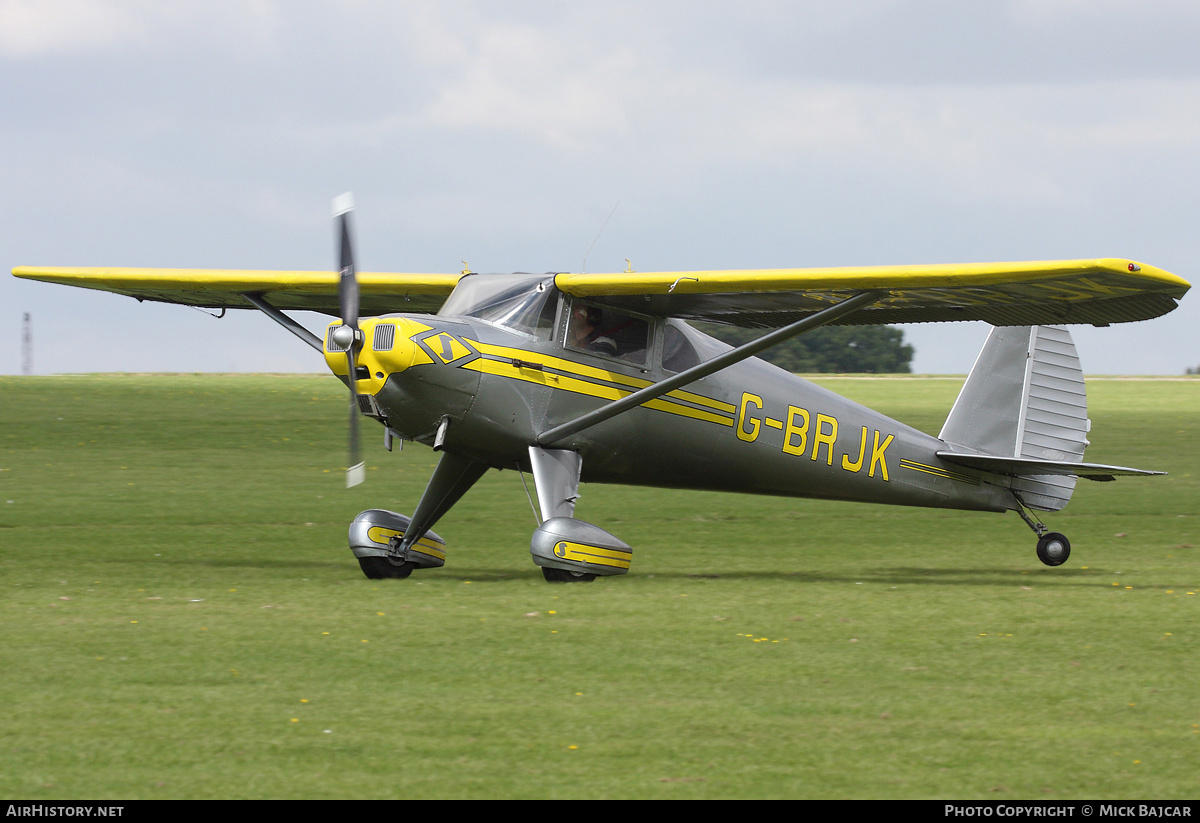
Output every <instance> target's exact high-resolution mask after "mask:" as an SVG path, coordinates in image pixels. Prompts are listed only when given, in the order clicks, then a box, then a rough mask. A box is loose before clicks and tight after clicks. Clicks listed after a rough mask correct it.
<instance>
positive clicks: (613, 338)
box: [567, 300, 650, 366]
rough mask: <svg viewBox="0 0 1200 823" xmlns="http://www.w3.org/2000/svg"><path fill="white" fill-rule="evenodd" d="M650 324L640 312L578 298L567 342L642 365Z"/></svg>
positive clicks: (574, 303) (569, 326)
mask: <svg viewBox="0 0 1200 823" xmlns="http://www.w3.org/2000/svg"><path fill="white" fill-rule="evenodd" d="M649 340H650V324H649V323H648V322H647V321H646V320H645V319H643V318H641V317H637V316H636V315H632V314H626V313H625V312H623V311H619V310H618V309H613V308H609V307H608V306H597V305H595V304H594V303H584V302H582V301H579V300H576V301H574V302H573V303H572V304H571V316H570V317H569V318H568V320H567V346H568V347H569V348H573V349H580V350H582V351H586V352H591V353H592V354H602V355H604V356H606V357H615V358H617V359H619V360H624V361H626V362H629V363H636V364H637V365H639V366H642V365H645V363H646V348H647V345H648V343H649Z"/></svg>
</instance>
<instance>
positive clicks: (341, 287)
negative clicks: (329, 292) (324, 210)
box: [333, 192, 358, 331]
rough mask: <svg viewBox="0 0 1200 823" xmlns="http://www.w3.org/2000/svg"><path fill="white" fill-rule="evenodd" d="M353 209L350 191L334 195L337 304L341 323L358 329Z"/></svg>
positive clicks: (352, 198)
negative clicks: (336, 237) (336, 229)
mask: <svg viewBox="0 0 1200 823" xmlns="http://www.w3.org/2000/svg"><path fill="white" fill-rule="evenodd" d="M352 211H354V197H353V196H352V195H351V194H350V192H346V193H345V194H343V195H341V196H339V197H335V198H334V200H333V216H334V219H335V220H336V221H337V228H338V269H339V270H340V271H341V279H340V280H339V281H338V306H339V308H340V309H341V313H342V323H343V324H344V325H347V326H349V327H350V328H351V329H354V330H355V331H358V278H357V277H356V276H355V273H354V245H353V243H352V242H351V239H350V212H352Z"/></svg>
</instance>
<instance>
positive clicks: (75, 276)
mask: <svg viewBox="0 0 1200 823" xmlns="http://www.w3.org/2000/svg"><path fill="white" fill-rule="evenodd" d="M13 275H15V276H16V277H22V278H26V279H28V280H41V281H44V282H47V283H61V284H62V285H65V286H79V287H81V288H85V289H99V290H100V291H110V292H115V293H116V294H124V295H128V296H130V297H135V298H137V299H138V300H156V301H160V302H163V303H182V304H185V305H188V306H202V307H204V308H211V309H221V308H225V309H231V308H240V309H247V308H251V306H250V304H249V303H247V302H246V300H245V299H244V298H243V297H242V295H243V294H247V293H249V294H257V295H261V296H263V297H265V298H266V299H267V301H268V302H269V303H270V304H271V305H272V306H274V307H275V308H277V309H288V310H301V309H304V310H309V311H318V312H323V313H325V314H329V315H333V316H334V317H337V316H339V315H338V279H339V274H338V272H333V271H258V270H238V269H114V268H38V267H32V266H19V267H17V268H15V269H13ZM461 276H462V275H461V274H401V273H389V272H358V282H359V290H360V294H361V306H362V311H363V313H364V314H384V313H386V312H393V311H411V312H436V311H437V310H438V309H439V308H441V305H442V303H444V302H445V301H446V298H447V297H448V296H449V294H450V292H452V291H454V286H455V285H456V284H457V283H458V280H459V278H460V277H461Z"/></svg>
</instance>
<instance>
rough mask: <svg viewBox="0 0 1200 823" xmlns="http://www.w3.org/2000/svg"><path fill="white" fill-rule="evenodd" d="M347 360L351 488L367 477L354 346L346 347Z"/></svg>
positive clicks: (348, 474)
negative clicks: (355, 387)
mask: <svg viewBox="0 0 1200 823" xmlns="http://www.w3.org/2000/svg"><path fill="white" fill-rule="evenodd" d="M346 361H347V363H349V365H350V375H351V376H350V462H349V463H348V464H347V465H348V466H349V468H348V469H346V488H348V489H351V488H354V487H355V486H357V485H358V484H359V483H361V482H363V481H364V480H366V479H367V470H366V466H365V465H363V459H362V448H361V446H359V442H358V416H359V414H360V412H359V408H358V396H357V392H355V391H354V366H355V363H354V347H353V346H351V347H350V348H348V349H346Z"/></svg>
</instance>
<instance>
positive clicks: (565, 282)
mask: <svg viewBox="0 0 1200 823" xmlns="http://www.w3.org/2000/svg"><path fill="white" fill-rule="evenodd" d="M352 210H353V202H352V199H351V197H350V196H349V195H343V196H341V197H339V198H336V199H335V200H334V220H335V226H336V235H337V249H338V257H339V272H338V273H336V274H335V273H332V272H313V271H240V270H205V269H105V268H40V267H17V268H15V269H13V274H14V275H15V276H17V277H22V278H28V279H32V280H41V281H46V282H51V283H60V284H66V285H71V286H79V287H84V288H91V289H101V290H105V291H110V292H116V293H119V294H125V295H129V296H132V297H135V298H136V299H138V300H139V301H141V300H154V301H162V302H168V303H182V304H187V305H192V306H199V307H203V308H210V309H222V310H224V309H234V308H242V309H248V308H255V309H258V310H260V311H262V312H263V313H264V314H266V315H267V316H268V317H270V318H271V319H272V320H274V321H275V322H277V323H279V324H280V325H281V326H283V327H284V328H286V329H287V330H288V331H290V332H291V333H293V334H295V335H296V336H297V337H298V338H300V339H301V340H303V341H304V342H305V343H307V344H308V345H310V346H311V347H312V348H314V349H316V350H317V351H319V352H321V354H322V355H323V357H324V358H325V362H326V364H327V366H328V367H329V369H330V370H331V371H332V372H333V373H334V374H335V375H337V377H338V378H340V379H341V380H342V382H343V383H345V384H346V385H347V387H348V388H349V390H350V415H349V421H350V435H349V443H350V460H349V468H348V469H347V485H351V486H352V485H356V484H357V483H359V482H361V481H362V480H363V477H364V465H363V461H362V458H361V456H360V445H359V434H358V424H359V418H360V417H363V416H365V417H369V418H371V419H373V420H375V421H376V422H378V423H379V424H380V425H381V426H382V427H383V435H384V446H385V448H387V449H388V450H389V451H390V450H391V449H392V446H393V443H394V441H396V440H399V441H400V443H401V445H403V441H404V440H411V441H416V442H418V443H421V444H424V445H426V446H429V447H431V448H432V449H433V450H434V451H435V452H440V455H441V456H440V458H439V462H438V463H437V466H436V467H435V469H434V472H433V475H432V477H431V478H430V480H429V483H428V485H427V487H426V489H425V491H424V493H423V494H422V496H421V498H420V500H419V501H418V502H417V504H416V507H415V509H414V510H413V513H412V515H411V516H409V515H405V514H401V513H398V512H394V511H390V510H385V509H369V510H367V511H364V512H362V513H361V514H359V515H358V516H357V517H356V518H355V520H354V521H353V523H352V524H351V526H350V532H349V542H350V548H351V550H352V552H353V553H354V556H355V557H356V558H357V559H358V562H359V565H360V567H361V569H362V571H363V573H364V574H365V575H366V576H367V577H368V578H371V579H383V578H406V577H408V576H409V575H410V574H411V573H412V572H413V571H414V570H417V569H430V568H436V567H439V566H443V565H444V564H445V558H446V543H445V541H444V540H443V539H442V538H441V537H439V536H438V535H437V534H436V533H435V532H434V531H432V529H433V527H434V526H435V525H436V524H437V523H438V521H439V520H440V519H441V518H442V517H443V516H444V515H445V514H446V513H447V512H448V511H449V510H450V509H451V507H452V506H454V505H455V504H456V503H457V502H458V501H459V499H460V498H462V496H463V495H464V494H466V492H467V491H468V490H469V489H470V488H471V486H472V485H473V484H474V483H475V482H476V481H477V480H479V478H480V477H482V476H483V474H484V473H485V472H486V471H487V470H488V469H491V468H497V469H505V468H508V469H517V470H518V471H519V472H520V473H521V478H522V481H524V478H525V473H527V472H528V473H531V474H532V476H533V480H534V488H535V493H536V496H537V506H536V508H535V511H534V513H535V515H536V516H537V519H538V522H539V525H538V527H537V529H536V530H535V531H534V533H533V537H532V539H531V541H530V553H531V555H532V559H533V562H534V563H535V564H536V565H537V566H539V567H540V568H541V570H542V574H543V576H544V578H545V579H546V580H547V581H549V582H554V583H565V582H587V581H591V580H594V579H595V578H596V577H611V576H616V575H621V574H625V573H627V572H628V570H629V568H630V565H631V561H632V557H633V549H632V548H631V547H630V546H629V545H627V544H626V543H624V542H623V541H621V540H620V539H619V538H617V537H616V536H614V535H612V534H609V533H608V532H607V531H605V530H604V529H602V528H601V527H599V526H596V525H593V524H591V523H588V522H586V521H584V520H581V519H578V518H576V517H575V504H576V501H577V499H578V498H579V486H580V483H589V482H590V483H621V484H633V485H641V486H656V487H667V488H680V489H706V490H717V491H727V492H742V493H752V494H767V495H782V496H791V497H803V498H823V499H831V500H843V501H858V502H867V503H890V504H896V505H906V506H925V507H935V508H952V509H968V510H978V511H992V512H1006V511H1009V510H1012V511H1016V512H1017V513H1018V514H1019V515H1020V517H1021V518H1022V519H1023V520H1024V521H1025V523H1026V524H1027V525H1028V526H1029V528H1030V529H1032V530H1033V532H1034V533H1035V535H1036V536H1037V547H1036V548H1037V556H1038V558H1039V559H1040V560H1041V562H1042V563H1044V564H1046V565H1048V566H1058V565H1061V564H1062V563H1064V562H1066V560H1067V558H1068V557H1069V556H1070V553H1071V544H1070V541H1069V540H1068V539H1067V538H1066V536H1064V535H1063V534H1061V533H1059V532H1052V531H1050V530H1049V528H1048V527H1047V526H1046V525H1044V524H1043V523H1042V522H1041V520H1040V519H1038V516H1037V514H1036V512H1038V511H1042V512H1054V511H1059V510H1061V509H1062V508H1063V507H1064V506H1066V504H1067V502H1068V501H1069V500H1070V498H1071V495H1072V492H1073V490H1074V488H1075V484H1076V481H1077V479H1078V478H1084V479H1087V480H1096V481H1107V480H1113V479H1115V478H1116V477H1117V476H1121V475H1153V474H1162V472H1155V471H1148V470H1143V469H1134V468H1127V467H1123V466H1110V465H1103V464H1096V463H1087V462H1084V460H1083V454H1084V448H1085V447H1086V446H1087V445H1088V439H1087V434H1088V431H1089V430H1090V421H1089V419H1088V417H1087V399H1086V392H1085V388H1084V378H1083V372H1082V370H1081V369H1080V366H1079V358H1078V355H1077V353H1076V350H1075V346H1074V344H1073V342H1072V340H1071V336H1070V333H1069V331H1068V329H1067V326H1068V325H1071V324H1091V325H1094V326H1107V325H1109V324H1111V323H1125V322H1131V321H1137V320H1146V319H1150V318H1154V317H1158V316H1160V315H1162V314H1165V313H1167V312H1169V311H1171V310H1173V309H1174V308H1175V307H1176V305H1177V301H1179V300H1180V299H1181V298H1182V297H1183V296H1184V294H1186V292H1187V291H1188V289H1189V288H1190V284H1189V283H1188V282H1187V281H1185V280H1183V279H1182V278H1180V277H1178V276H1176V275H1174V274H1171V273H1169V272H1166V271H1163V270H1162V269H1158V268H1155V267H1153V266H1149V265H1146V264H1142V263H1139V262H1135V261H1132V260H1123V259H1112V258H1105V259H1094V260H1067V261H1035V262H1023V263H976V264H967V265H947V264H938V265H920V266H873V267H849V268H816V269H811V268H810V269H769V270H746V271H685V272H649V273H647V272H635V271H633V270H632V266H630V267H628V268H627V270H626V271H624V272H619V273H611V274H587V273H562V272H549V273H546V274H528V273H514V274H479V273H476V272H472V271H469V268H468V267H467V266H466V265H465V264H464V268H463V271H462V272H460V273H458V274H404V273H369V272H358V271H357V270H356V268H355V265H354V254H353V244H352V241H351V217H350V215H351V212H352ZM287 310H315V311H318V312H323V313H326V314H329V315H333V316H334V317H337V318H339V319H338V320H337V321H335V322H332V323H330V324H329V326H328V328H327V329H326V330H325V335H324V337H323V338H319V337H317V336H316V335H315V334H313V333H312V332H310V331H309V330H307V329H306V328H304V327H303V326H301V325H300V324H299V323H297V322H296V321H295V320H294V319H292V318H291V317H289V316H287V315H286V314H285V313H284V312H285V311H287ZM966 320H982V321H986V322H988V323H990V324H991V325H992V326H993V328H992V330H991V332H990V334H989V336H988V338H987V341H986V342H985V344H984V346H983V349H982V350H981V352H980V354H979V357H978V359H977V360H976V362H975V365H974V367H973V368H972V370H971V372H970V374H969V375H968V377H967V380H966V382H965V383H964V385H963V387H962V390H961V392H960V393H959V395H958V399H957V400H956V401H955V403H954V406H953V407H952V408H951V410H950V413H949V415H948V417H947V419H946V422H945V424H944V426H943V427H942V429H941V432H940V434H939V435H938V436H937V437H933V436H931V435H928V434H926V433H924V432H921V431H918V430H916V429H913V428H911V427H909V426H906V425H904V424H903V423H900V422H898V421H896V420H892V419H890V418H888V417H886V416H884V415H882V414H880V413H878V412H875V411H873V410H871V409H869V408H867V407H865V406H862V405H859V404H857V403H854V402H851V401H850V400H848V399H846V398H843V397H840V396H839V395H837V394H834V393H833V392H830V391H828V390H826V389H824V388H821V387H819V386H816V385H814V384H812V383H810V382H808V381H805V380H803V379H802V378H800V377H798V376H796V375H793V374H791V373H789V372H786V371H784V370H782V369H779V368H777V367H775V366H773V365H770V364H768V363H766V362H765V361H763V360H761V359H759V358H757V357H755V355H756V354H758V353H759V352H761V351H763V350H765V349H766V348H768V347H769V346H772V345H775V344H777V343H779V342H781V341H783V340H786V339H788V338H790V337H793V336H795V335H797V334H801V333H803V332H805V331H808V330H810V329H813V328H816V327H818V326H822V325H826V324H831V323H836V324H891V323H917V322H950V321H966ZM687 321H707V322H715V323H726V324H734V325H739V326H744V327H757V328H767V329H771V330H770V331H768V332H767V333H765V334H764V335H763V336H762V337H759V338H758V339H756V340H754V341H752V342H750V343H746V344H744V345H741V346H738V347H736V348H734V347H730V346H728V345H726V344H724V343H721V342H719V341H717V340H715V339H714V338H712V337H710V336H708V335H706V334H703V333H702V332H700V331H698V330H697V329H696V328H694V327H693V326H691V325H690V324H689V323H688V322H687ZM526 491H527V493H528V487H526ZM530 503H531V505H532V503H533V500H532V496H531V499H530Z"/></svg>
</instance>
